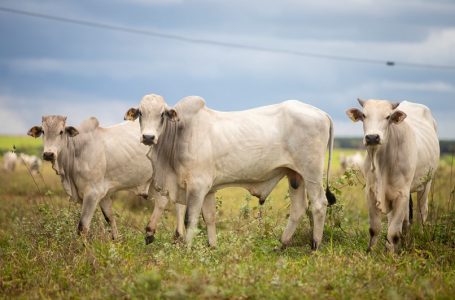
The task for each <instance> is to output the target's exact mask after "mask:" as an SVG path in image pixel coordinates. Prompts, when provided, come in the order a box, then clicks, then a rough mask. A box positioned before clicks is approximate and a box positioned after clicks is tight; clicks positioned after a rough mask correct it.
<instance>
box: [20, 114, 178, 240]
mask: <svg viewBox="0 0 455 300" xmlns="http://www.w3.org/2000/svg"><path fill="white" fill-rule="evenodd" d="M139 128H140V127H139V124H138V123H137V122H134V123H133V122H124V123H121V124H118V125H114V126H112V127H104V128H103V127H99V124H98V120H97V119H96V118H90V119H88V120H86V121H84V122H83V123H82V124H81V125H80V126H79V127H78V129H76V128H74V127H72V126H66V117H64V116H45V117H43V119H42V126H35V127H33V128H31V129H30V131H29V132H28V135H30V136H33V137H35V138H36V137H39V136H40V135H41V134H43V135H44V137H43V140H44V153H43V158H44V160H47V161H51V162H52V168H53V169H54V170H55V172H56V173H57V174H58V175H60V177H61V180H62V184H63V187H64V189H65V191H66V192H67V193H68V195H69V196H71V197H72V198H73V199H75V200H79V201H82V214H81V219H80V222H79V226H78V232H79V233H84V234H85V233H87V232H88V229H89V227H90V222H91V220H92V217H93V214H94V212H95V209H96V206H97V204H99V205H100V207H101V211H102V212H103V215H104V217H105V219H106V221H107V222H108V223H109V224H110V225H111V228H112V238H113V239H115V238H116V237H117V226H116V223H115V219H114V218H113V215H112V210H111V206H112V200H111V198H110V195H111V194H112V193H113V192H115V191H118V190H125V189H134V190H135V191H136V193H137V194H139V195H141V196H144V197H146V196H147V195H148V191H149V186H150V183H151V181H152V174H153V168H152V164H151V163H150V160H149V159H148V158H147V157H146V154H147V152H148V151H149V147H147V146H144V145H142V144H141V143H140V142H139ZM166 203H167V199H166V198H165V197H161V196H160V197H155V210H154V215H152V221H153V218H155V219H157V218H159V214H160V213H161V212H162V210H163V209H164V206H165V205H166ZM157 207H159V209H156V208H157ZM184 212H185V210H184V207H183V209H182V210H181V213H180V215H181V218H178V219H179V220H182V222H181V224H179V226H178V232H180V234H183V227H184V225H183V216H184ZM152 223H153V222H152ZM152 225H154V226H156V223H153V224H152ZM150 230H153V232H154V230H155V227H153V228H151V229H150Z"/></svg>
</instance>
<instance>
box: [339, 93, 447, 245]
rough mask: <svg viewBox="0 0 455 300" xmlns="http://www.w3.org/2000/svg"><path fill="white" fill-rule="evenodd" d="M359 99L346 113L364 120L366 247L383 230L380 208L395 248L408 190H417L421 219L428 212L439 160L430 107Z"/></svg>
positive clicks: (406, 214)
mask: <svg viewBox="0 0 455 300" xmlns="http://www.w3.org/2000/svg"><path fill="white" fill-rule="evenodd" d="M359 103H360V105H361V106H362V108H363V109H362V110H359V109H357V108H351V109H349V110H347V111H346V114H347V115H348V117H349V118H350V119H351V120H353V121H354V122H357V121H362V122H363V131H364V138H363V142H364V144H365V146H366V148H367V157H366V159H365V164H364V171H365V177H366V196H367V200H368V205H369V218H370V243H369V246H368V251H371V249H372V247H373V246H374V245H375V244H376V242H377V239H378V236H379V234H380V232H381V213H383V214H387V217H388V232H387V241H386V246H387V248H388V249H389V250H390V251H391V252H394V251H396V250H397V249H398V246H399V242H400V238H401V236H402V234H403V231H406V230H407V229H408V227H409V225H410V222H409V215H410V212H411V211H410V205H411V204H412V200H411V199H410V193H413V192H417V199H418V216H419V220H420V222H421V223H424V222H425V220H426V218H427V213H428V202H427V199H428V192H429V190H430V187H431V182H432V179H433V175H434V173H435V171H436V168H437V167H438V162H439V141H438V136H437V128H436V122H435V120H434V119H433V116H432V114H431V111H430V109H429V108H428V107H426V106H424V105H421V104H417V103H412V102H408V101H403V102H401V103H391V102H389V101H386V100H367V101H365V100H360V99H359ZM411 209H412V208H411Z"/></svg>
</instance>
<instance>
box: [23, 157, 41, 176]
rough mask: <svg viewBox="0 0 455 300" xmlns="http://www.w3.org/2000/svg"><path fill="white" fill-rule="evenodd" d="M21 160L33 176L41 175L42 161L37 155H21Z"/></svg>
mask: <svg viewBox="0 0 455 300" xmlns="http://www.w3.org/2000/svg"><path fill="white" fill-rule="evenodd" d="M19 158H20V160H21V161H22V163H24V164H25V165H26V166H27V168H28V169H29V170H30V172H31V173H32V174H39V172H40V170H41V164H42V161H41V159H39V158H38V157H36V156H35V155H28V154H25V153H19Z"/></svg>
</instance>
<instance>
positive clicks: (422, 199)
mask: <svg viewBox="0 0 455 300" xmlns="http://www.w3.org/2000/svg"><path fill="white" fill-rule="evenodd" d="M430 188H431V180H430V181H429V182H428V183H427V184H426V185H425V189H424V190H423V191H420V192H417V205H418V206H419V207H418V210H419V211H418V215H419V222H420V224H425V222H426V221H427V217H428V193H429V192H430Z"/></svg>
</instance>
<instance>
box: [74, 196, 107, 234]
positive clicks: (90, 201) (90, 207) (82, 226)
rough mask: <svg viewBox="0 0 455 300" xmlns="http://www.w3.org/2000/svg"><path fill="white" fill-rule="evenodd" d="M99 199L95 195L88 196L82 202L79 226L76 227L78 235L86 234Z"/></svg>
mask: <svg viewBox="0 0 455 300" xmlns="http://www.w3.org/2000/svg"><path fill="white" fill-rule="evenodd" d="M101 198H102V197H99V196H98V195H96V194H89V195H87V196H85V197H84V199H83V200H82V213H81V219H80V220H79V225H78V227H77V232H78V233H79V234H80V235H86V234H87V233H88V231H89V228H90V223H91V221H92V218H93V214H94V213H95V209H96V205H97V204H98V201H99V199H101Z"/></svg>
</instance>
